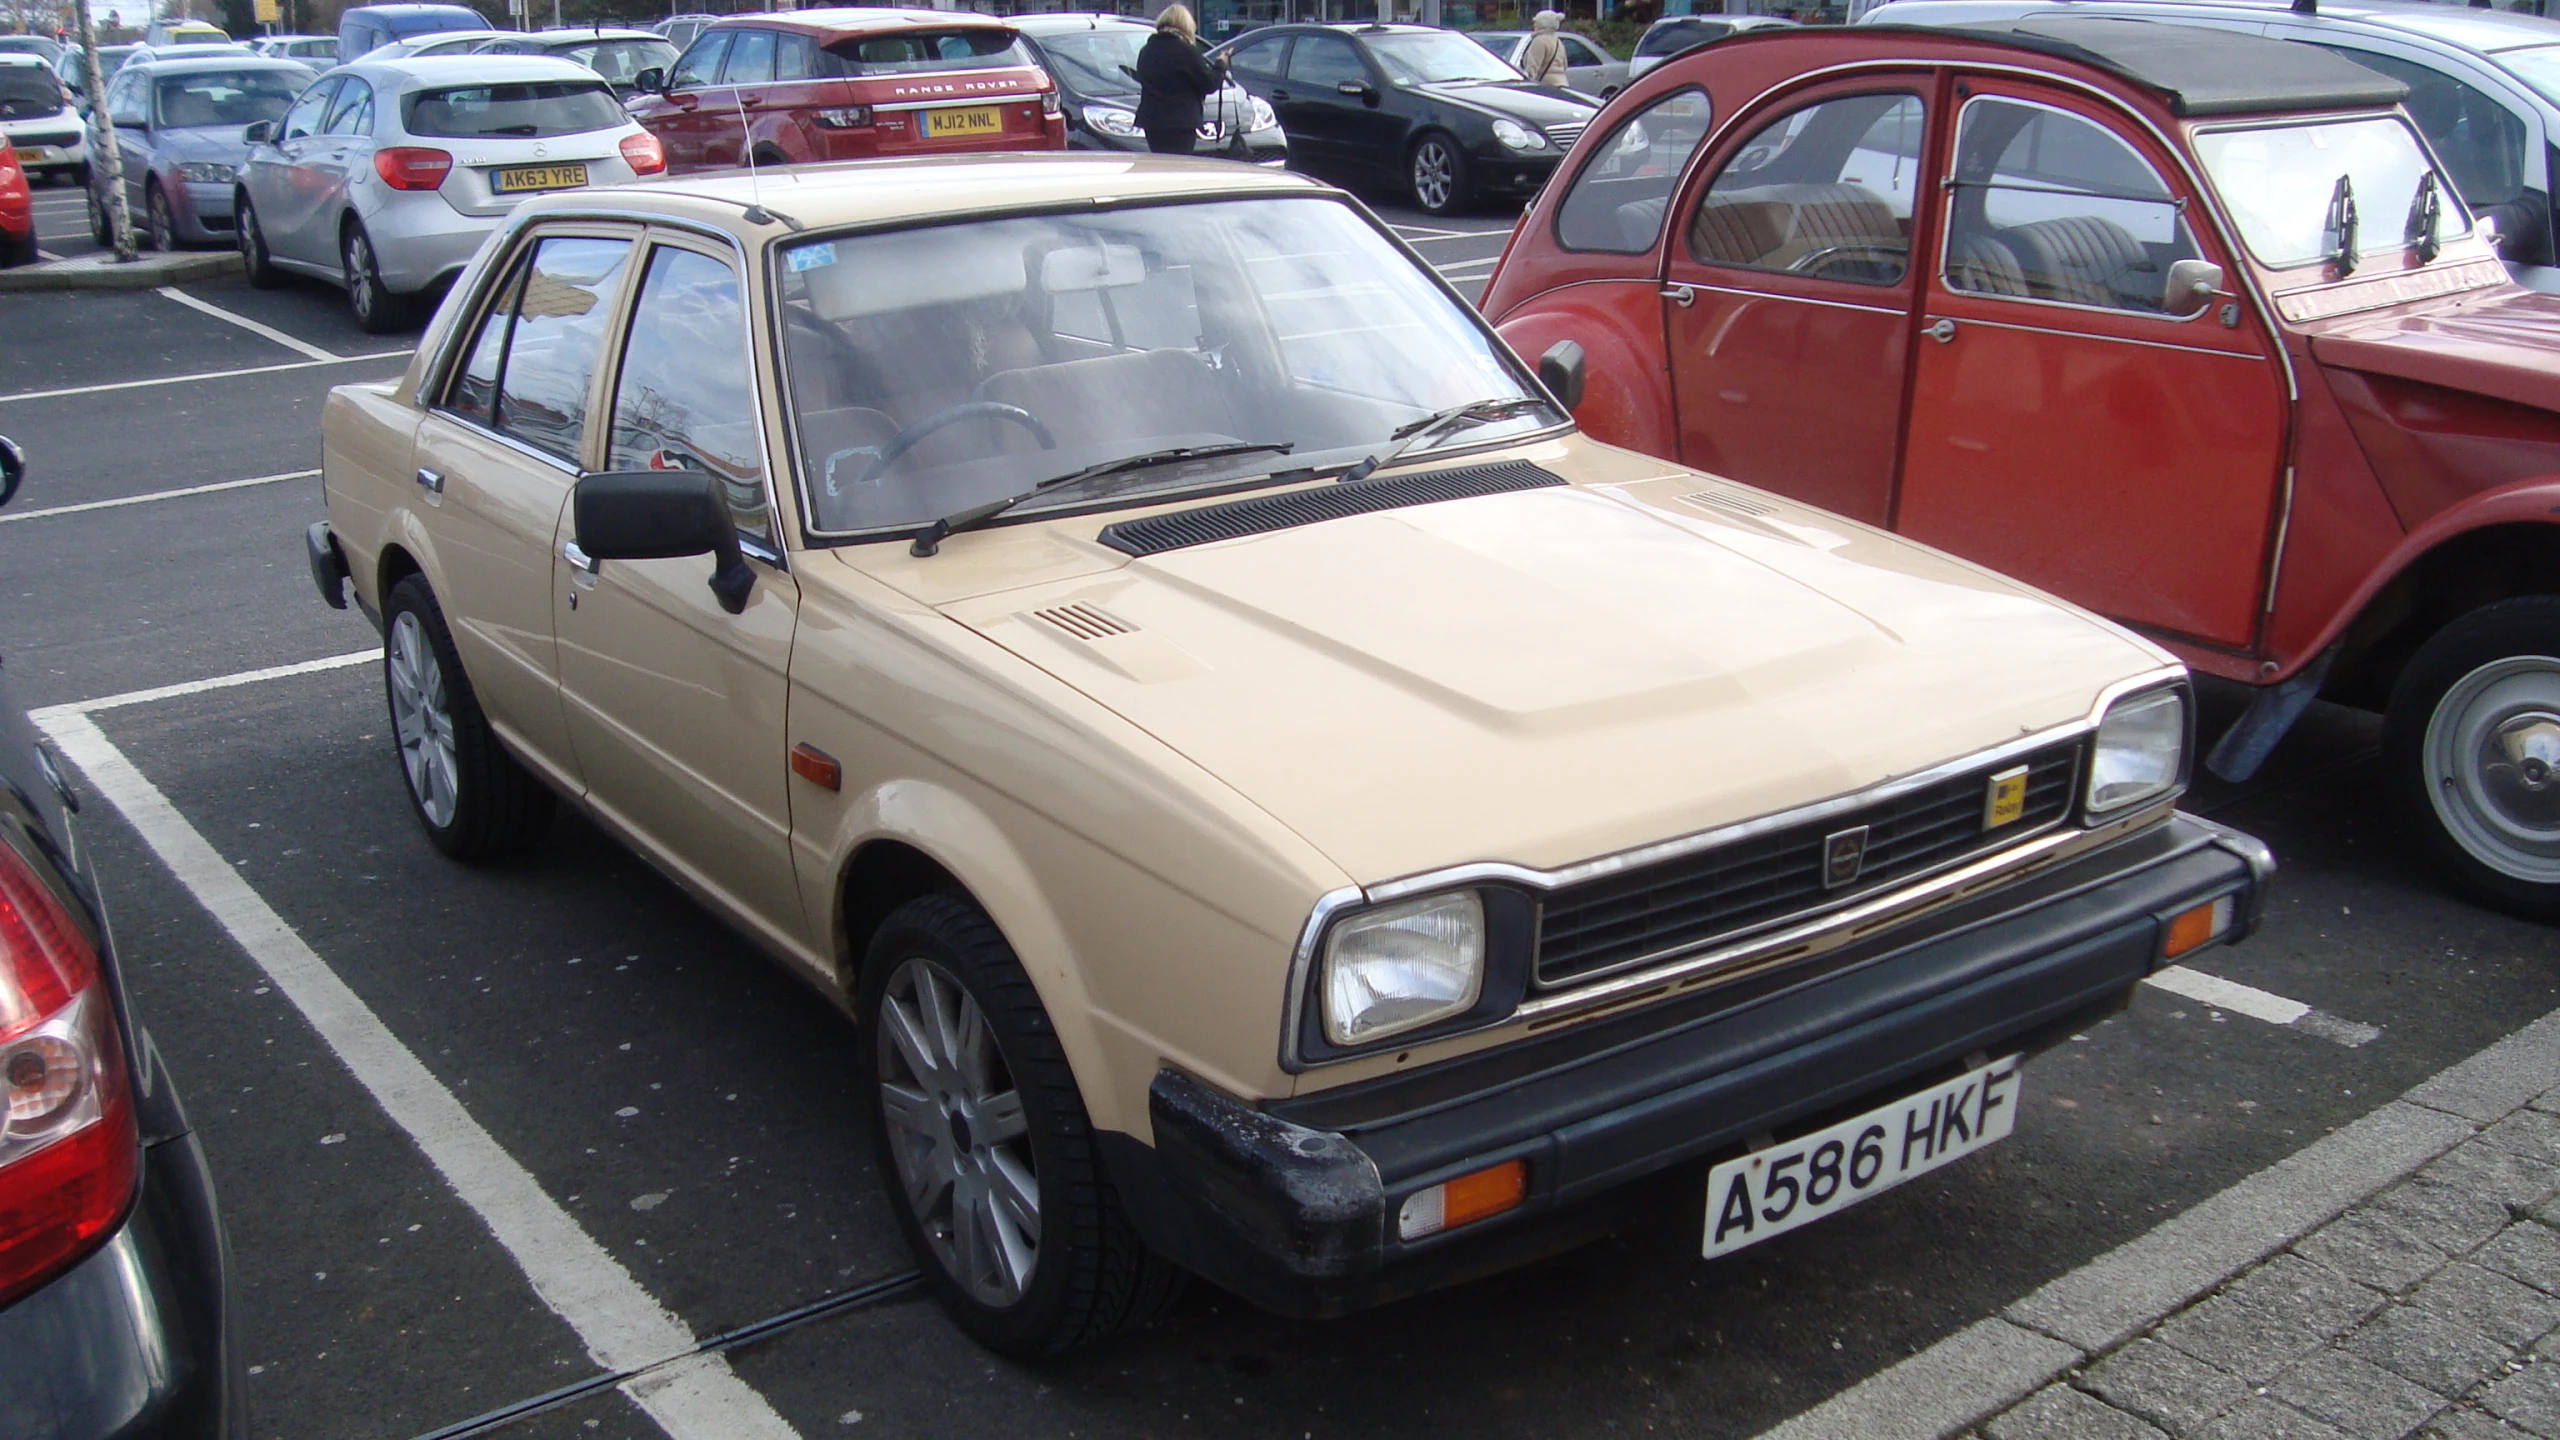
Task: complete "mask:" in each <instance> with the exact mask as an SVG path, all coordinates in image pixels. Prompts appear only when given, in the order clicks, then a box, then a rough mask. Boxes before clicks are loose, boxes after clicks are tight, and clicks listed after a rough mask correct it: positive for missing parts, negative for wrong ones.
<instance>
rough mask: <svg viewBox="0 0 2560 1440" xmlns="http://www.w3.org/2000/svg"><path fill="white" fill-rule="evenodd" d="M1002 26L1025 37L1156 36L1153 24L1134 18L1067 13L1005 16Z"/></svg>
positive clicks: (1075, 12) (1052, 12)
mask: <svg viewBox="0 0 2560 1440" xmlns="http://www.w3.org/2000/svg"><path fill="white" fill-rule="evenodd" d="M1005 23H1006V24H1008V25H1011V26H1012V27H1013V28H1014V29H1016V30H1019V31H1021V32H1022V33H1023V34H1025V35H1072V34H1074V33H1075V32H1076V31H1078V30H1111V29H1119V30H1144V31H1147V32H1148V33H1150V34H1153V33H1154V32H1155V28H1156V27H1155V24H1154V22H1152V21H1147V20H1141V19H1139V18H1138V17H1137V16H1135V15H1109V14H1098V13H1087V12H1083V11H1075V10H1069V11H1064V12H1059V11H1051V12H1048V13H1045V14H1038V15H1008V16H1006V17H1005Z"/></svg>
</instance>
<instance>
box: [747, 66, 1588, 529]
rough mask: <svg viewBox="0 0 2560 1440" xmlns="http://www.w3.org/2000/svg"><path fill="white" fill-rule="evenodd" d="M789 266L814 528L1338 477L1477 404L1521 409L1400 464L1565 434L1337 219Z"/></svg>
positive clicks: (1235, 206) (984, 239)
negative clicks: (1264, 480) (1270, 478)
mask: <svg viewBox="0 0 2560 1440" xmlns="http://www.w3.org/2000/svg"><path fill="white" fill-rule="evenodd" d="M1459 43H1461V44H1464V43H1466V42H1464V41H1460V42H1459ZM782 262H783V263H782V264H781V265H779V266H778V267H777V269H776V274H777V276H778V277H779V278H778V279H777V281H776V286H777V288H778V291H779V295H780V305H781V309H782V319H783V332H784V335H785V337H786V342H787V343H786V345H785V353H786V360H787V374H788V379H789V385H790V390H789V394H790V402H791V408H792V412H793V420H794V423H795V424H796V425H797V427H798V430H799V437H800V454H801V472H800V473H801V483H802V490H803V495H804V497H805V500H806V503H807V507H808V509H807V513H808V515H809V517H810V527H811V529H813V530H815V531H818V532H821V533H827V534H847V533H853V532H865V531H869V532H881V531H886V532H891V533H906V532H909V531H912V530H915V529H917V528H920V527H921V526H923V525H924V524H926V523H927V522H929V521H932V520H934V519H935V518H937V517H941V516H946V515H950V514H952V513H954V512H956V511H960V510H964V509H967V508H969V507H972V506H977V505H984V504H988V503H990V502H993V501H997V500H1001V499H1004V498H1006V497H1008V496H1012V495H1016V494H1019V493H1021V492H1023V491H1025V490H1027V489H1029V488H1030V487H1032V486H1033V485H1036V484H1038V483H1039V482H1040V481H1043V480H1048V479H1054V478H1056V477H1059V476H1062V475H1068V474H1072V473H1074V472H1075V471H1078V470H1081V469H1083V468H1085V467H1087V466H1091V465H1096V464H1100V463H1104V462H1108V461H1112V460H1116V459H1123V458H1126V457H1129V456H1134V455H1148V454H1152V453H1153V452H1157V451H1162V450H1166V449H1171V448H1175V447H1205V446H1220V445H1235V444H1271V445H1282V444H1285V445H1289V446H1292V447H1294V448H1293V450H1292V451H1291V453H1289V454H1287V455H1286V456H1282V455H1279V454H1276V453H1270V452H1265V453H1259V454H1252V455H1230V456H1223V457H1206V458H1203V459H1201V460H1199V461H1193V462H1179V461H1177V462H1175V463H1170V464H1164V465H1157V466H1151V467H1147V468H1142V469H1137V470H1132V471H1130V472H1128V473H1126V474H1123V475H1118V476H1114V477H1112V478H1110V479H1108V480H1104V481H1100V482H1097V483H1093V484H1086V485H1080V486H1076V487H1071V488H1066V489H1062V490H1060V491H1059V492H1058V496H1057V501H1056V502H1055V503H1078V502H1090V501H1092V500H1093V499H1095V498H1096V497H1097V496H1098V495H1101V494H1104V493H1108V494H1112V495H1124V494H1131V493H1137V492H1147V493H1149V494H1150V495H1151V497H1153V498H1160V497H1161V495H1162V493H1163V492H1164V490H1166V489H1167V488H1174V487H1179V488H1196V487H1203V486H1218V485H1232V484H1234V483H1236V482H1238V481H1239V480H1247V481H1249V480H1250V479H1251V478H1254V477H1260V476H1263V475H1267V474H1269V473H1271V472H1272V471H1274V470H1279V469H1294V468H1304V467H1309V466H1323V465H1328V464H1334V465H1348V464H1351V463H1353V462H1355V461H1357V460H1359V459H1361V458H1363V457H1364V456H1367V455H1372V454H1379V453H1382V452H1383V451H1384V450H1386V449H1387V448H1388V447H1390V446H1392V445H1394V444H1397V443H1400V442H1399V441H1398V439H1397V432H1398V430H1399V429H1400V428H1402V427H1409V426H1411V425H1412V424H1413V423H1414V422H1415V421H1417V420H1421V419H1424V418H1426V417H1430V416H1433V415H1434V414H1436V413H1437V412H1440V411H1443V410H1446V409H1448V408H1450V407H1453V406H1464V405H1468V404H1469V402H1473V401H1487V402H1501V401H1509V402H1512V408H1510V409H1509V410H1507V411H1506V410H1504V409H1502V408H1501V407H1500V406H1499V405H1489V406H1488V407H1487V409H1486V412H1485V414H1484V416H1483V417H1482V418H1481V419H1477V418H1476V417H1472V416H1471V417H1468V418H1467V419H1466V420H1461V421H1456V422H1453V423H1451V424H1450V425H1448V426H1447V427H1446V428H1445V429H1427V430H1425V431H1423V432H1421V433H1419V434H1416V435H1414V436H1412V437H1411V438H1412V441H1413V443H1414V444H1415V445H1416V446H1417V449H1416V450H1415V451H1414V452H1412V453H1416V454H1418V453H1421V452H1422V451H1425V450H1428V449H1430V448H1432V447H1433V446H1435V445H1452V444H1466V443H1469V442H1473V441H1477V440H1484V439H1491V438H1496V437H1505V436H1514V435H1519V434H1523V433H1527V432H1530V431H1536V430H1541V429H1544V428H1546V427H1548V426H1551V425H1555V424H1558V423H1561V422H1562V421H1563V419H1564V418H1565V417H1563V416H1562V415H1560V414H1557V413H1555V412H1553V411H1552V410H1550V409H1549V408H1548V406H1547V404H1546V403H1545V402H1544V400H1543V399H1542V398H1541V397H1540V396H1539V393H1538V392H1536V391H1534V390H1533V389H1531V388H1530V387H1529V386H1528V384H1527V383H1526V382H1525V381H1524V379H1523V378H1522V377H1521V376H1520V375H1518V374H1517V373H1516V372H1515V371H1514V370H1513V368H1512V366H1511V365H1510V364H1508V363H1506V361H1505V360H1504V359H1503V357H1502V355H1501V354H1500V353H1499V352H1498V351H1497V350H1496V349H1495V347H1494V345H1493V344H1492V342H1491V341H1490V340H1489V339H1488V338H1487V337H1486V335H1485V332H1484V330H1483V328H1482V327H1481V326H1480V325H1479V324H1478V323H1477V322H1476V321H1475V320H1474V318H1473V317H1472V316H1471V315H1469V314H1468V312H1467V311H1466V310H1465V309H1464V308H1463V307H1461V306H1460V305H1459V304H1458V303H1457V302H1455V301H1453V300H1451V299H1450V298H1449V296H1448V295H1447V294H1446V293H1445V292H1444V291H1442V290H1441V289H1440V288H1439V287H1438V286H1435V285H1433V284H1432V283H1431V281H1430V280H1429V279H1428V278H1427V277H1426V276H1425V275H1423V274H1422V273H1421V272H1420V271H1419V270H1417V269H1416V268H1415V266H1414V265H1413V263H1412V262H1411V261H1409V260H1407V259H1406V258H1405V257H1404V256H1403V255H1402V254H1401V253H1399V252H1398V251H1397V250H1396V249H1395V247H1394V246H1393V244H1391V243H1390V242H1389V241H1388V240H1387V239H1386V237H1385V236H1383V235H1381V234H1380V233H1379V232H1378V230H1377V228H1376V227H1375V226H1374V225H1372V224H1371V223H1369V222H1368V221H1367V220H1365V219H1363V218H1362V217H1361V215H1360V214H1359V213H1358V212H1357V211H1355V210H1354V209H1353V208H1352V207H1351V206H1349V205H1346V204H1343V203H1341V202H1338V201H1334V200H1328V199H1319V198H1314V197H1308V198H1295V197H1291V198H1283V199H1266V200H1239V201H1215V202H1206V203H1191V204H1172V205H1160V206H1153V207H1147V208H1140V209H1131V210H1125V211H1120V212H1118V213H1112V214H1100V215H1096V214H1085V213H1079V214H1069V215H1049V216H1030V217H1018V218H1009V219H999V220H981V221H974V222H968V223H962V224H952V225H939V226H930V227H922V228H917V229H911V230H899V231H890V232H885V233H878V234H870V235H861V236H839V237H835V238H827V239H809V240H803V241H800V242H798V243H796V244H794V245H792V246H791V247H789V248H787V249H785V250H784V251H783V252H782ZM1048 503H1052V502H1050V501H1048V500H1047V499H1046V498H1045V497H1044V499H1043V500H1041V501H1037V502H1032V503H1031V504H1026V505H1025V506H1024V509H1025V510H1029V509H1032V508H1035V507H1036V506H1037V505H1041V504H1048Z"/></svg>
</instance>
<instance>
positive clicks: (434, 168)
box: [373, 145, 453, 190]
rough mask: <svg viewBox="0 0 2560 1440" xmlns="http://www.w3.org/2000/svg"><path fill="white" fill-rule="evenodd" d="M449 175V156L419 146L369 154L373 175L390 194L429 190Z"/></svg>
mask: <svg viewBox="0 0 2560 1440" xmlns="http://www.w3.org/2000/svg"><path fill="white" fill-rule="evenodd" d="M452 171H453V157H452V156H450V155H448V154H446V153H445V152H443V151H442V150H430V149H428V148H427V147H425V146H423V145H392V146H389V147H386V148H384V149H381V150H376V151H374V152H373V173H374V174H376V175H379V176H381V177H382V183H383V184H385V185H388V186H390V187H391V188H392V189H394V190H433V189H435V188H436V187H437V186H439V185H442V184H443V183H444V177H445V176H446V175H448V174H451V173H452Z"/></svg>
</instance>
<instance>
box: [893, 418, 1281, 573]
mask: <svg viewBox="0 0 2560 1440" xmlns="http://www.w3.org/2000/svg"><path fill="white" fill-rule="evenodd" d="M1297 448H1298V446H1297V442H1295V441H1292V440H1237V441H1233V442H1230V443H1228V444H1224V445H1175V446H1173V447H1171V448H1169V449H1164V450H1149V451H1147V452H1146V453H1145V454H1143V455H1123V456H1121V457H1120V458H1119V459H1117V460H1105V461H1102V462H1101V463H1099V464H1094V465H1087V466H1086V467H1084V468H1083V469H1081V470H1071V471H1069V472H1067V473H1066V474H1064V475H1052V476H1050V477H1049V478H1048V479H1046V480H1043V481H1041V482H1040V483H1039V484H1037V485H1034V486H1032V487H1031V488H1030V489H1028V490H1025V491H1022V492H1021V493H1019V494H1015V495H1007V496H1006V497H1004V498H1003V499H1001V500H990V501H988V502H987V503H986V504H984V505H972V506H970V507H969V508H968V509H966V510H955V511H953V512H952V513H950V514H948V515H945V516H943V517H942V518H941V519H939V520H936V521H934V522H933V523H932V524H930V525H927V526H926V527H924V528H923V529H921V530H919V531H917V532H916V538H915V539H914V540H913V541H912V542H911V543H909V544H908V546H907V553H908V554H910V555H915V556H919V557H921V556H925V555H931V554H933V553H934V552H935V551H937V550H939V549H941V548H942V542H943V541H945V540H948V539H950V538H951V537H952V536H954V535H957V534H959V533H960V532H961V531H963V530H975V529H977V528H978V527H979V526H981V525H984V524H986V523H987V522H988V521H990V520H993V519H994V518H996V517H997V516H999V515H1002V514H1003V513H1004V512H1006V511H1007V510H1010V509H1012V508H1013V507H1014V506H1016V505H1019V504H1021V503H1022V502H1024V501H1026V500H1032V499H1037V498H1038V497H1040V496H1042V495H1046V494H1048V493H1049V492H1050V491H1052V490H1057V489H1061V488H1063V487H1065V486H1069V485H1074V484H1078V483H1081V482H1083V481H1086V480H1098V479H1101V478H1102V477H1103V476H1105V475H1124V474H1127V473H1128V472H1129V471H1132V470H1145V469H1148V468H1149V467H1151V466H1156V465H1170V464H1172V463H1174V462H1175V461H1177V460H1215V459H1217V458H1219V457H1220V456H1223V455H1254V454H1259V453H1261V452H1264V451H1270V452H1272V453H1274V454H1280V455H1286V454H1288V453H1289V452H1290V451H1292V450H1295V449H1297Z"/></svg>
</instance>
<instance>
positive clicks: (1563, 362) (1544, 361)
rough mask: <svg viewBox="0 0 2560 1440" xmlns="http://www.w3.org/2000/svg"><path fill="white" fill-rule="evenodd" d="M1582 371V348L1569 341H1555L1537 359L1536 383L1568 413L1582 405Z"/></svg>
mask: <svg viewBox="0 0 2560 1440" xmlns="http://www.w3.org/2000/svg"><path fill="white" fill-rule="evenodd" d="M1582 370H1583V363H1582V347H1581V346H1579V345H1576V344H1574V343H1573V342H1572V341H1570V340H1559V341H1557V342H1556V343H1554V344H1553V345H1550V346H1548V347H1547V353H1546V354H1544V355H1541V356H1539V357H1538V383H1539V384H1541V385H1544V386H1546V387H1547V393H1548V394H1550V395H1553V396H1554V397H1556V403H1557V404H1559V405H1562V406H1563V407H1564V408H1565V409H1566V410H1568V411H1571V410H1574V409H1577V408H1579V407H1580V406H1581V404H1582Z"/></svg>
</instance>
